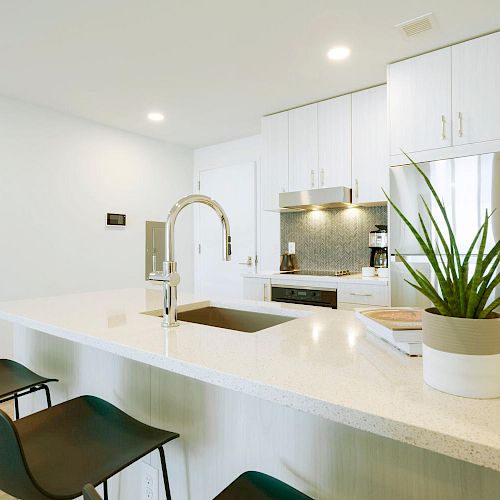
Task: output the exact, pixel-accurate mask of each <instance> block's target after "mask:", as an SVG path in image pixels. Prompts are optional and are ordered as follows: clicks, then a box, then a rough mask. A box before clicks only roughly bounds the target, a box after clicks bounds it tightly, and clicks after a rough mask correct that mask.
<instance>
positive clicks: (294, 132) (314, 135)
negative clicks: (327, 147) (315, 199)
mask: <svg viewBox="0 0 500 500" xmlns="http://www.w3.org/2000/svg"><path fill="white" fill-rule="evenodd" d="M288 125H289V145H288V147H289V149H288V151H289V160H288V165H289V169H288V173H289V191H302V190H304V189H314V188H317V187H318V105H317V104H310V105H308V106H302V107H301V108H297V109H293V110H291V111H289V112H288Z"/></svg>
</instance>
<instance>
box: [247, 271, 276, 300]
mask: <svg viewBox="0 0 500 500" xmlns="http://www.w3.org/2000/svg"><path fill="white" fill-rule="evenodd" d="M243 298H244V299H247V300H263V301H266V302H267V301H270V300H271V279H270V278H261V277H259V276H244V277H243Z"/></svg>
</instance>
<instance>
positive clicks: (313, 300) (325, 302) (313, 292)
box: [271, 285, 337, 309]
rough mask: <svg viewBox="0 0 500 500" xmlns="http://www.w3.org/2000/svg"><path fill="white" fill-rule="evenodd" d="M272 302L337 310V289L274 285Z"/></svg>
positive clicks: (272, 287)
mask: <svg viewBox="0 0 500 500" xmlns="http://www.w3.org/2000/svg"><path fill="white" fill-rule="evenodd" d="M271 300H272V301H274V302H288V303H290V304H306V305H309V306H321V307H331V308H332V309H337V289H336V288H319V287H317V288H316V287H306V286H289V285H272V286H271Z"/></svg>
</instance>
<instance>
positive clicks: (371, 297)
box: [337, 283, 389, 306]
mask: <svg viewBox="0 0 500 500" xmlns="http://www.w3.org/2000/svg"><path fill="white" fill-rule="evenodd" d="M337 302H339V303H344V302H347V303H353V304H360V305H370V306H388V305H389V287H388V286H387V285H386V284H384V285H363V284H357V283H345V284H344V283H342V284H340V285H339V286H338V288H337Z"/></svg>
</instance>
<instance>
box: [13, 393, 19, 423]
mask: <svg viewBox="0 0 500 500" xmlns="http://www.w3.org/2000/svg"><path fill="white" fill-rule="evenodd" d="M14 410H15V412H16V420H19V398H18V396H17V392H16V394H14Z"/></svg>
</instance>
